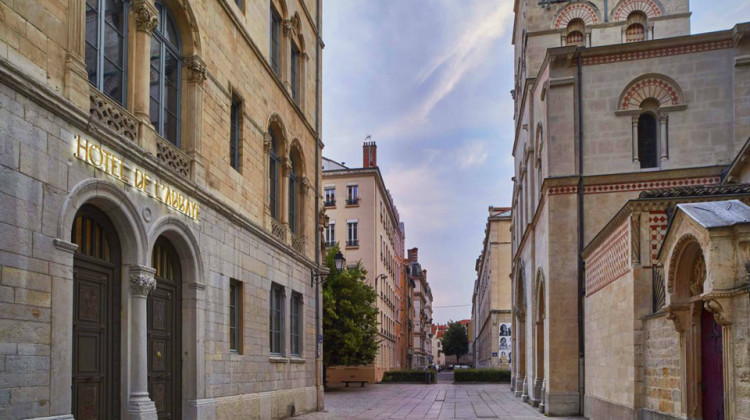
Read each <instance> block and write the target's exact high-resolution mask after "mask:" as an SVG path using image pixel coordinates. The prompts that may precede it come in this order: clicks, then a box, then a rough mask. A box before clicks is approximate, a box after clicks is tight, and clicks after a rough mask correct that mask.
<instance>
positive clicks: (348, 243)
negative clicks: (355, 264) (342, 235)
mask: <svg viewBox="0 0 750 420" xmlns="http://www.w3.org/2000/svg"><path fill="white" fill-rule="evenodd" d="M346 246H347V247H359V240H354V241H346Z"/></svg>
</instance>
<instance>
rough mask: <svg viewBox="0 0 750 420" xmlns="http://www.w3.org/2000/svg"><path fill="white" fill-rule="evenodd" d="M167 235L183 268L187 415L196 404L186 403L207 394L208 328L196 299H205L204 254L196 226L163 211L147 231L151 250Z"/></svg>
mask: <svg viewBox="0 0 750 420" xmlns="http://www.w3.org/2000/svg"><path fill="white" fill-rule="evenodd" d="M161 236H164V237H166V238H167V239H168V240H169V241H170V242H171V244H172V245H173V246H174V248H175V250H176V251H177V255H178V256H179V260H180V267H181V270H182V284H183V287H182V290H183V292H182V294H183V298H182V302H181V305H182V314H183V318H182V320H183V322H182V351H183V358H184V359H183V363H182V399H183V406H182V412H183V414H184V415H188V413H190V412H191V411H193V410H194V408H195V407H192V406H191V405H190V404H186V403H185V402H188V401H195V400H199V399H201V398H204V397H205V379H204V377H205V375H204V374H203V372H201V370H202V369H201V366H202V363H200V361H202V360H204V357H205V349H204V346H202V345H201V344H200V343H203V342H204V338H205V332H204V328H203V323H202V322H201V319H203V317H204V316H205V315H204V314H203V311H202V309H200V308H202V305H200V304H197V302H199V301H202V300H205V296H204V293H205V292H204V290H205V287H206V282H205V280H204V268H203V257H202V255H201V252H200V245H199V243H198V239H197V237H196V235H195V233H194V232H193V229H191V228H190V226H189V225H188V224H187V223H185V222H184V221H183V220H182V218H180V217H175V216H172V215H164V216H162V217H160V218H159V219H157V220H156V221H155V222H154V223H153V225H152V226H151V228H150V229H149V232H148V252H149V255H150V253H151V252H152V250H153V247H154V244H155V243H156V240H157V239H159V237H161Z"/></svg>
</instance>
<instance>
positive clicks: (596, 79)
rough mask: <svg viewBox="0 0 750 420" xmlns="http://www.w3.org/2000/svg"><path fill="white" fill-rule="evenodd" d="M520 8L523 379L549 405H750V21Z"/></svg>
mask: <svg viewBox="0 0 750 420" xmlns="http://www.w3.org/2000/svg"><path fill="white" fill-rule="evenodd" d="M514 11H515V21H514V29H513V45H514V48H515V89H514V90H513V91H512V94H513V98H514V101H515V108H514V119H515V140H514V145H513V156H514V164H515V168H514V173H515V176H514V178H513V180H514V192H513V211H512V213H513V216H512V218H513V222H512V228H511V242H512V274H511V278H512V282H513V327H512V328H513V331H514V337H513V355H514V357H513V364H512V374H513V377H512V384H511V385H512V389H513V391H514V392H515V394H516V396H517V397H518V398H522V399H524V400H525V401H528V402H529V403H530V404H532V405H533V406H535V407H538V408H539V410H540V411H542V412H544V413H546V414H549V415H575V414H583V415H585V416H586V417H588V418H592V419H607V418H613V419H614V418H616V419H621V418H630V419H637V418H644V419H672V418H704V419H709V418H710V419H714V418H722V419H723V418H727V419H731V418H746V417H748V416H750V401H749V400H748V395H750V392H749V391H750V389H749V387H748V382H747V378H748V375H750V359H748V357H747V355H748V351H749V347H748V342H747V339H746V337H747V336H748V323H749V321H748V304H749V303H750V299H748V277H747V275H748V274H747V270H748V268H747V262H748V256H747V255H745V254H743V252H745V251H743V250H744V249H745V247H746V243H747V242H746V241H747V236H746V234H745V232H746V231H747V229H750V225H749V224H748V222H750V219H748V218H747V210H748V209H747V206H746V204H747V200H748V194H747V192H748V191H750V190H749V189H748V188H747V187H745V186H744V184H742V182H747V180H746V178H747V177H746V176H745V171H746V170H747V168H745V166H744V162H745V160H746V158H745V155H746V151H745V150H746V143H747V140H748V138H749V137H750V106H748V104H749V103H750V41H749V40H748V35H749V34H750V24H737V25H735V26H734V27H732V28H729V29H726V30H723V31H719V32H713V33H704V34H694V35H693V34H691V33H690V18H691V12H690V10H689V7H688V1H687V0H592V1H584V0H541V1H538V0H516V1H515V5H514ZM712 346H713V347H712ZM709 347H710V351H709ZM702 348H703V350H701V349H702ZM709 385H710V386H709Z"/></svg>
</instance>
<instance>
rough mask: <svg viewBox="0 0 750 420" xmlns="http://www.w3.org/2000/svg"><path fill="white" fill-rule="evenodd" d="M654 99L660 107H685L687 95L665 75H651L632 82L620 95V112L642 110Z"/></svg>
mask: <svg viewBox="0 0 750 420" xmlns="http://www.w3.org/2000/svg"><path fill="white" fill-rule="evenodd" d="M649 99H653V100H655V101H656V102H657V103H658V107H659V108H662V107H667V106H680V105H685V94H684V93H683V92H682V88H680V85H679V84H678V83H677V82H676V81H675V80H674V79H672V78H671V77H669V76H666V75H664V74H658V73H649V74H644V75H642V76H640V77H637V78H636V79H634V80H633V81H631V82H630V83H629V84H628V85H627V86H626V87H625V89H624V90H623V91H622V93H621V94H620V100H619V101H618V110H620V111H628V110H637V109H640V108H641V107H642V105H643V103H644V102H645V101H647V100H649Z"/></svg>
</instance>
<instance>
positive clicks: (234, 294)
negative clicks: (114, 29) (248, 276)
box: [229, 279, 244, 354]
mask: <svg viewBox="0 0 750 420" xmlns="http://www.w3.org/2000/svg"><path fill="white" fill-rule="evenodd" d="M243 291H244V290H243V285H242V282H241V281H239V280H237V279H229V351H230V352H232V353H237V354H242V348H243V341H244V340H243V334H242V324H243V322H242V321H243V301H244V299H243V296H244V293H243ZM233 309H234V310H233ZM233 324H234V325H233ZM233 330H234V331H233ZM232 338H234V346H232Z"/></svg>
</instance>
